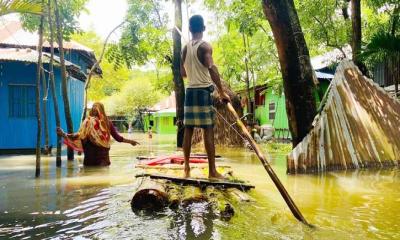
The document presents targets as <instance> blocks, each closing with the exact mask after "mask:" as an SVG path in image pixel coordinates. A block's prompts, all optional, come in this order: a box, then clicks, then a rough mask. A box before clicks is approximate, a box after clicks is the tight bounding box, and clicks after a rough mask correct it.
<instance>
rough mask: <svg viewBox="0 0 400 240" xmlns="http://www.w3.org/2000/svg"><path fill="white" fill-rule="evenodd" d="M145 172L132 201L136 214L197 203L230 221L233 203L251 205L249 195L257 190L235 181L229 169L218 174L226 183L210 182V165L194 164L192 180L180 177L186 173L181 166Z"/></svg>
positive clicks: (141, 175) (162, 167) (140, 177)
mask: <svg viewBox="0 0 400 240" xmlns="http://www.w3.org/2000/svg"><path fill="white" fill-rule="evenodd" d="M137 167H138V168H141V169H143V170H144V172H143V173H141V174H138V175H136V181H137V183H138V184H139V187H138V188H137V190H136V191H135V194H134V196H133V198H132V201H131V207H132V210H133V211H135V212H136V211H142V210H144V211H158V210H161V209H163V208H165V207H170V208H172V209H175V208H178V207H180V206H183V207H185V206H188V205H189V204H191V203H194V202H207V203H209V204H210V205H211V207H212V208H213V209H214V210H215V211H216V212H217V213H218V214H219V215H220V217H221V219H223V220H229V219H230V218H231V217H232V216H233V215H234V212H235V211H234V207H233V206H234V203H240V202H250V201H252V199H251V197H250V196H249V195H247V194H246V192H247V191H249V190H251V189H253V188H254V186H252V185H249V184H247V183H245V182H243V181H240V180H238V179H235V178H234V177H233V174H232V169H231V167H229V166H219V167H218V171H219V172H220V173H222V174H224V176H225V177H227V179H226V180H210V179H208V178H206V176H207V175H208V173H207V170H208V165H207V164H192V165H191V175H192V176H193V177H192V178H183V177H180V176H182V175H183V169H182V166H180V165H163V166H143V165H138V166H137Z"/></svg>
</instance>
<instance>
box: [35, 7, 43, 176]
mask: <svg viewBox="0 0 400 240" xmlns="http://www.w3.org/2000/svg"><path fill="white" fill-rule="evenodd" d="M42 6H44V0H42ZM43 22H44V15H41V17H40V26H39V43H38V47H37V51H38V62H37V69H36V119H37V134H36V171H35V176H36V177H39V176H40V157H41V156H40V153H41V147H40V145H41V141H42V139H41V135H42V123H41V112H40V102H41V101H40V74H41V68H42V46H43Z"/></svg>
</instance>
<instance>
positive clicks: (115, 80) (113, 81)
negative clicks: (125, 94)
mask: <svg viewBox="0 0 400 240" xmlns="http://www.w3.org/2000/svg"><path fill="white" fill-rule="evenodd" d="M72 39H73V40H75V41H77V42H79V43H81V44H83V45H85V46H88V47H90V48H91V49H93V51H94V52H95V55H96V56H99V55H100V54H101V51H102V48H103V40H102V39H101V38H100V37H99V36H98V35H97V34H96V33H95V32H94V31H88V32H85V33H80V34H74V35H73V36H72ZM100 67H101V69H102V70H103V76H102V78H100V77H99V76H94V77H93V78H92V81H91V83H90V87H89V91H88V97H89V99H90V100H92V101H99V100H102V99H104V98H105V97H108V96H111V95H112V94H113V93H115V92H118V91H119V90H120V89H121V87H122V85H123V84H124V83H125V82H126V81H128V80H129V79H130V78H131V71H130V70H129V69H128V68H127V67H126V66H122V67H120V68H118V69H115V68H114V64H113V63H112V62H109V61H108V60H107V59H104V60H103V61H102V62H101V63H100Z"/></svg>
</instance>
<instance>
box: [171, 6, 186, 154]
mask: <svg viewBox="0 0 400 240" xmlns="http://www.w3.org/2000/svg"><path fill="white" fill-rule="evenodd" d="M175 27H176V28H178V29H179V31H181V32H182V0H175ZM172 34H173V36H172V37H173V40H174V56H173V60H172V72H173V75H174V86H175V98H176V125H177V127H178V131H177V138H176V144H177V147H182V145H183V133H184V126H183V117H184V111H183V109H184V106H183V104H184V101H185V86H184V83H183V79H182V75H181V60H182V59H181V50H182V43H181V35H180V34H179V32H178V30H177V29H174V31H173V33H172Z"/></svg>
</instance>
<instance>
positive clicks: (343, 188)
mask: <svg viewBox="0 0 400 240" xmlns="http://www.w3.org/2000/svg"><path fill="white" fill-rule="evenodd" d="M135 136H136V138H137V139H139V140H140V141H141V143H142V145H140V146H139V147H136V148H133V147H131V146H130V145H123V144H114V145H113V146H112V151H111V161H112V165H111V166H110V167H109V168H83V167H82V166H81V165H80V164H79V162H78V161H74V162H67V161H64V160H63V166H62V168H61V169H56V168H55V160H54V158H53V157H43V163H42V175H41V177H40V178H39V179H35V178H34V172H35V171H34V166H35V163H34V156H33V155H28V156H27V155H25V156H15V155H14V156H0V239H400V231H399V229H400V223H399V220H400V210H399V207H398V206H399V204H400V190H399V183H400V174H399V170H398V169H390V170H362V171H348V172H332V173H325V174H323V175H298V176H292V175H286V173H285V172H286V159H285V155H284V153H280V154H273V155H272V156H271V158H272V163H273V168H274V169H275V171H276V173H277V175H278V176H279V178H280V179H281V181H282V182H283V184H284V185H285V186H286V187H287V190H288V192H289V193H290V194H291V196H292V197H293V199H294V200H295V202H296V203H297V205H298V207H299V208H300V209H301V211H302V212H303V214H304V216H305V217H306V219H307V220H308V221H309V222H311V223H312V224H314V225H315V226H316V228H315V229H310V228H308V227H306V226H304V225H302V224H300V223H298V222H297V221H296V220H295V219H294V218H293V216H292V215H291V213H290V211H289V209H288V208H287V206H286V205H285V203H284V201H283V199H282V198H281V196H280V195H279V193H278V191H277V190H276V188H275V186H274V185H273V183H272V182H271V180H270V179H269V178H268V176H267V174H266V172H265V170H264V169H263V168H262V166H261V164H260V163H259V162H258V159H257V158H256V156H255V155H254V154H253V153H251V152H250V151H248V150H244V149H234V148H219V149H218V150H217V153H218V154H220V155H222V156H223V158H222V160H220V161H219V162H220V163H223V164H230V165H232V167H233V169H234V172H235V174H236V175H237V176H239V177H240V178H242V179H245V180H248V181H250V183H252V184H254V185H255V186H256V189H255V190H253V191H252V192H251V193H250V195H251V196H252V197H253V198H254V199H255V200H256V202H254V203H250V204H249V203H242V204H237V203H236V204H235V206H234V207H235V210H236V215H235V216H234V217H233V218H232V219H231V220H230V221H229V222H225V221H222V220H220V219H219V217H218V214H217V213H215V212H213V211H212V210H211V209H210V208H209V206H207V204H204V203H197V204H192V205H190V206H188V207H187V208H180V209H178V210H176V211H172V210H170V209H165V210H164V211H162V212H159V213H156V214H144V213H133V212H132V211H131V209H130V199H131V198H132V196H133V193H134V190H135V188H136V187H137V183H135V181H134V175H135V174H137V173H138V171H139V170H137V169H135V168H134V164H135V163H136V162H137V160H136V157H137V156H138V155H151V154H152V155H160V154H170V153H174V152H175V150H176V149H175V148H174V136H157V135H155V136H154V138H153V139H152V140H149V139H147V138H146V136H145V135H142V134H135ZM79 159H80V161H81V160H82V158H81V157H78V160H79Z"/></svg>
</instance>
